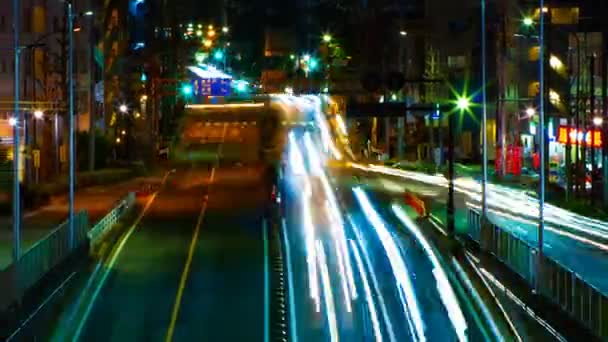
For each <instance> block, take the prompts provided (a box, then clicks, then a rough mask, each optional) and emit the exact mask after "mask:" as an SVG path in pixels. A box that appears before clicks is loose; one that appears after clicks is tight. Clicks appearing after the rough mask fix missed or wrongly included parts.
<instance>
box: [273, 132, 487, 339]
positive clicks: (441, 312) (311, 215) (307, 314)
mask: <svg viewBox="0 0 608 342" xmlns="http://www.w3.org/2000/svg"><path fill="white" fill-rule="evenodd" d="M311 140H313V139H311ZM305 141H306V138H303V137H302V135H301V134H294V135H293V137H292V140H290V144H293V145H296V146H297V148H291V147H290V148H289V152H288V153H289V156H288V160H289V165H288V167H286V169H285V176H284V186H285V194H286V198H285V199H284V203H286V204H285V206H284V222H285V223H284V229H285V232H286V235H287V237H288V242H289V251H288V253H290V257H289V258H288V259H289V260H290V261H291V263H290V264H288V265H287V268H288V270H289V269H290V270H291V274H290V276H291V277H292V278H293V279H292V285H293V290H292V291H293V293H294V296H293V298H292V300H293V303H291V305H292V309H293V312H290V315H291V316H290V317H291V319H290V322H293V321H295V322H296V326H295V329H294V330H293V331H292V334H293V335H295V337H296V338H297V339H298V340H301V341H319V340H324V341H337V340H345V341H372V340H380V339H381V340H387V341H408V340H420V339H421V338H422V339H424V338H426V339H428V340H432V341H433V340H443V341H454V340H458V335H457V332H456V328H455V325H454V324H453V323H452V321H451V314H452V313H453V311H452V310H456V311H460V312H463V311H464V310H460V309H454V308H450V309H449V310H448V309H447V308H446V306H444V304H443V303H442V300H441V295H440V293H439V290H438V289H439V288H441V287H440V286H438V284H437V280H436V278H435V277H434V272H433V271H432V270H433V267H432V265H431V262H430V260H429V259H428V257H427V256H426V254H425V253H424V251H423V250H422V248H421V247H420V245H418V244H417V243H416V242H415V239H414V238H413V237H412V236H408V235H404V234H401V233H400V232H398V229H397V226H398V224H397V223H396V221H395V218H394V217H393V218H390V219H389V220H384V218H385V217H386V214H387V212H386V211H385V210H384V209H386V208H381V207H378V208H377V209H372V210H378V211H377V212H376V215H378V216H379V217H381V218H382V220H384V226H385V229H386V230H387V231H388V237H387V236H386V235H381V234H382V233H380V230H381V228H378V227H377V224H376V223H375V222H374V221H373V219H371V216H373V214H370V212H369V210H367V209H365V207H364V205H363V204H362V202H361V200H360V199H359V198H358V197H357V195H355V193H354V192H353V187H352V184H350V183H349V182H348V180H350V175H340V174H337V173H334V172H331V171H330V170H328V169H325V168H324V167H318V165H315V159H316V157H315V156H314V153H313V154H311V153H310V152H309V149H308V147H307V143H306V142H305ZM294 155H295V157H294ZM366 193H367V192H366ZM367 194H368V195H370V196H369V200H370V201H371V202H372V203H376V199H375V198H374V195H372V194H370V193H367ZM332 203H335V205H334V204H332ZM374 205H375V204H374ZM343 243H344V245H342V244H343ZM388 245H392V246H393V248H392V249H391V247H390V246H388ZM400 267H404V268H400ZM349 268H350V270H349ZM408 284H409V285H408ZM457 306H458V305H457ZM464 317H465V321H466V325H467V334H468V335H469V336H470V337H474V336H477V337H478V336H480V335H479V334H480V333H479V331H478V328H477V327H476V325H475V324H474V323H473V319H472V317H469V316H468V315H467V314H466V313H465V314H464Z"/></svg>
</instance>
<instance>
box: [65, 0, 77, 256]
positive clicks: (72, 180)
mask: <svg viewBox="0 0 608 342" xmlns="http://www.w3.org/2000/svg"><path fill="white" fill-rule="evenodd" d="M72 6H73V5H72V1H69V0H68V1H67V18H68V41H69V43H68V44H69V57H68V83H69V90H68V93H69V100H68V101H69V110H68V122H69V126H70V129H69V133H68V134H69V145H70V146H69V149H70V157H69V159H70V165H69V205H68V219H69V230H70V233H69V239H68V241H69V243H68V246H69V248H70V249H72V248H73V247H74V238H75V231H74V229H75V227H74V186H75V182H76V180H75V176H76V175H75V171H76V170H75V160H74V158H75V151H74V150H75V149H74V14H73V8H72Z"/></svg>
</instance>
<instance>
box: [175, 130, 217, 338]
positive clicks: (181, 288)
mask: <svg viewBox="0 0 608 342" xmlns="http://www.w3.org/2000/svg"><path fill="white" fill-rule="evenodd" d="M227 126H228V125H227V124H224V130H223V133H222V143H223V142H224V140H225V138H226V128H227ZM221 149H222V145H221V144H220V146H219V147H218V162H219V158H220V157H219V154H220V153H221ZM215 169H216V167H214V168H212V169H211V175H210V177H209V189H210V188H211V185H212V184H213V180H214V179H215ZM209 189H208V190H207V191H208V192H207V195H206V196H205V199H204V200H203V206H202V208H201V212H200V214H199V215H198V220H197V221H196V226H195V227H194V233H193V234H192V241H190V248H189V250H188V257H187V258H186V264H185V265H184V270H183V271H182V276H181V278H180V280H179V287H178V288H177V295H176V296H175V303H174V304H173V311H172V312H171V321H170V322H169V327H168V328H167V336H166V337H165V341H166V342H171V341H172V340H173V334H174V332H175V324H176V323H177V318H178V316H179V309H180V306H181V304H182V296H183V295H184V289H185V288H186V281H187V280H188V275H189V274H190V267H191V265H192V257H193V256H194V249H195V248H196V243H197V242H198V235H199V233H200V230H201V225H202V223H203V217H204V216H205V212H206V211H207V204H208V203H209Z"/></svg>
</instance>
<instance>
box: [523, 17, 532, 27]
mask: <svg viewBox="0 0 608 342" xmlns="http://www.w3.org/2000/svg"><path fill="white" fill-rule="evenodd" d="M522 23H523V24H524V26H528V27H530V26H532V25H534V19H532V18H530V17H525V18H524V20H522Z"/></svg>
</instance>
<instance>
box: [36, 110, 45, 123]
mask: <svg viewBox="0 0 608 342" xmlns="http://www.w3.org/2000/svg"><path fill="white" fill-rule="evenodd" d="M43 116H44V113H43V112H42V111H41V110H39V109H38V110H36V111H34V118H36V119H38V120H40V119H42V117H43Z"/></svg>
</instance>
